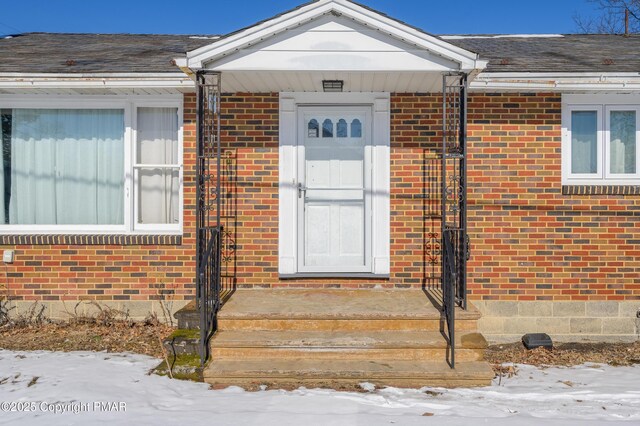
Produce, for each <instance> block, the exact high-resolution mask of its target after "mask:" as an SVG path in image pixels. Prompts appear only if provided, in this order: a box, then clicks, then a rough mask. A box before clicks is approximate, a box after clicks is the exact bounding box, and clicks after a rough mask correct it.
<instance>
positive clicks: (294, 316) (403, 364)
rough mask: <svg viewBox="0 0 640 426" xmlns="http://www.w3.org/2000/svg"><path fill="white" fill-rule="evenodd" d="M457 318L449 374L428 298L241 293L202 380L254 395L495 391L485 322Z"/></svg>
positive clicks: (223, 316)
mask: <svg viewBox="0 0 640 426" xmlns="http://www.w3.org/2000/svg"><path fill="white" fill-rule="evenodd" d="M457 314H458V319H457V322H456V330H457V333H456V368H455V369H451V368H450V367H449V365H448V364H447V363H446V361H445V360H446V356H447V354H448V347H447V341H446V339H445V337H444V335H443V334H442V332H441V328H442V325H443V324H442V320H441V318H440V311H439V309H438V308H437V307H436V306H434V303H433V302H432V301H431V300H430V299H429V298H428V297H427V295H426V294H425V293H424V292H421V291H373V290H353V291H350V290H240V291H237V292H236V293H235V294H234V295H233V297H232V298H231V299H230V300H229V301H228V302H227V304H225V306H224V307H223V308H222V310H221V311H220V312H219V314H218V327H219V328H218V332H217V333H216V335H215V336H214V337H213V339H212V340H211V359H212V361H211V362H210V364H209V365H208V366H207V367H206V368H205V370H204V373H203V376H204V380H205V382H208V383H210V384H212V385H214V386H218V387H220V386H227V385H238V386H244V387H247V388H256V387H258V386H260V385H267V386H269V387H282V388H295V387H298V386H306V387H329V388H336V389H343V388H347V389H348V388H357V387H358V385H359V384H360V383H362V382H369V383H373V384H375V385H377V386H396V387H412V388H419V387H422V386H438V387H457V386H485V385H489V384H490V383H491V380H492V379H493V377H494V374H493V371H492V369H491V367H490V365H489V364H488V363H487V362H485V361H484V360H483V355H484V349H485V348H486V346H487V342H486V340H485V339H484V337H482V335H480V334H478V333H477V331H476V330H477V328H476V324H477V320H478V319H479V317H480V313H479V312H478V311H477V310H476V309H475V308H473V307H471V308H470V309H469V310H467V311H462V310H459V311H458V312H457Z"/></svg>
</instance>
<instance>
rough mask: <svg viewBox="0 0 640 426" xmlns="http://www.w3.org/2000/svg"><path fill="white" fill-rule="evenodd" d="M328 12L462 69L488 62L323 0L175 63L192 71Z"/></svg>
mask: <svg viewBox="0 0 640 426" xmlns="http://www.w3.org/2000/svg"><path fill="white" fill-rule="evenodd" d="M329 13H333V14H337V15H342V16H347V17H349V18H351V19H353V20H354V21H358V22H359V23H361V24H363V25H365V26H371V27H373V28H376V29H378V30H380V31H383V32H385V33H387V34H388V35H390V36H392V37H395V38H397V39H400V40H401V41H403V42H405V43H408V44H413V45H415V46H417V47H419V48H424V49H428V50H429V51H432V52H433V53H435V54H437V55H440V56H443V57H445V58H448V59H451V60H453V61H454V62H457V63H459V64H460V71H465V72H470V71H471V70H475V69H484V67H486V62H485V61H481V60H479V57H478V55H477V54H476V53H474V52H470V51H468V50H465V49H463V48H460V47H458V46H455V45H453V44H451V43H448V42H446V41H445V40H442V39H441V38H439V37H436V36H433V35H430V34H427V33H425V32H422V31H419V30H416V29H415V28H412V27H410V26H407V25H405V24H402V23H401V22H399V21H396V20H394V19H391V18H388V17H386V16H384V15H381V14H380V13H378V12H376V11H373V10H371V9H367V8H364V7H362V6H360V5H358V4H355V3H352V2H349V1H347V0H320V1H318V2H316V3H311V4H308V5H306V6H304V7H301V8H299V9H295V10H293V11H290V12H289V13H285V14H283V15H280V16H277V17H275V18H273V19H271V20H268V21H264V22H262V23H260V24H257V25H255V26H253V27H249V28H247V29H245V30H244V31H240V32H238V33H235V34H232V35H231V36H228V37H223V38H222V39H220V40H219V41H216V42H214V43H211V44H209V45H207V46H203V47H201V48H199V49H195V50H193V51H190V52H187V55H186V58H184V60H186V63H184V61H183V58H176V62H177V63H178V62H179V63H181V64H182V65H184V66H185V68H188V69H190V70H197V69H202V68H204V67H206V66H207V65H211V64H213V63H215V61H216V60H217V59H220V58H222V57H224V56H226V55H229V54H231V53H234V52H237V51H238V50H240V49H242V48H245V47H247V46H251V45H253V44H256V43H259V42H261V41H263V40H265V39H266V38H269V37H272V36H274V35H276V34H278V33H281V32H283V31H286V30H288V29H290V28H294V27H297V26H300V25H303V24H305V23H307V22H310V21H313V20H314V19H316V18H318V17H320V16H322V15H326V14H329Z"/></svg>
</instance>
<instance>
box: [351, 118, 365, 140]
mask: <svg viewBox="0 0 640 426" xmlns="http://www.w3.org/2000/svg"><path fill="white" fill-rule="evenodd" d="M351 137H352V138H361V137H362V123H361V122H360V120H358V119H357V118H356V119H354V120H353V121H352V122H351Z"/></svg>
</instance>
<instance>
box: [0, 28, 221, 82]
mask: <svg viewBox="0 0 640 426" xmlns="http://www.w3.org/2000/svg"><path fill="white" fill-rule="evenodd" d="M211 37H214V36H211ZM211 37H209V38H203V37H198V36H185V35H149V34H59V33H27V34H22V35H18V36H13V37H11V38H4V39H0V72H25V73H138V72H149V73H164V72H174V73H175V72H180V70H179V69H178V68H177V67H176V66H175V65H174V64H172V63H171V61H172V60H173V59H174V58H176V57H179V56H183V55H184V54H185V53H186V52H187V51H189V50H193V49H197V48H198V47H201V46H204V45H207V44H210V43H212V42H213V41H214V40H213V39H212V38H211Z"/></svg>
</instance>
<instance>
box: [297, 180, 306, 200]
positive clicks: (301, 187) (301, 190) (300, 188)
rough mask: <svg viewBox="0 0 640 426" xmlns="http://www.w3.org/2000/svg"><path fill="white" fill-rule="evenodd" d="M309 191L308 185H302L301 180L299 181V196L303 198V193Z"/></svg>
mask: <svg viewBox="0 0 640 426" xmlns="http://www.w3.org/2000/svg"><path fill="white" fill-rule="evenodd" d="M303 192H304V193H305V195H306V193H307V187H306V186H302V184H301V183H300V182H298V198H302V193H303Z"/></svg>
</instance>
